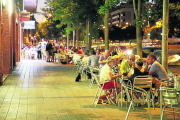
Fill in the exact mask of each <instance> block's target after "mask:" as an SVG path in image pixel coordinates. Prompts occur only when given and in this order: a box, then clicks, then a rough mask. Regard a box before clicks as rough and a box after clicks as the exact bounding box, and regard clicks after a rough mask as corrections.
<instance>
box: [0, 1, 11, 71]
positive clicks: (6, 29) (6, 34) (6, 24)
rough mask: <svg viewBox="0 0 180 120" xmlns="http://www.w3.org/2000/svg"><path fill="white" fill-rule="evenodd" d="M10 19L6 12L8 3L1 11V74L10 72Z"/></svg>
mask: <svg viewBox="0 0 180 120" xmlns="http://www.w3.org/2000/svg"><path fill="white" fill-rule="evenodd" d="M11 17H12V16H10V15H9V11H8V1H7V3H6V6H5V8H4V9H3V10H2V21H3V38H2V40H3V41H2V46H3V73H7V74H8V73H11V70H12V28H11V24H10V22H11Z"/></svg>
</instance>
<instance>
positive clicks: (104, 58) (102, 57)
mask: <svg viewBox="0 0 180 120" xmlns="http://www.w3.org/2000/svg"><path fill="white" fill-rule="evenodd" d="M109 56H110V51H109V50H105V55H101V56H100V58H99V64H100V65H99V67H100V68H102V67H103V66H104V65H105V64H106V61H105V60H107V58H108V57H109Z"/></svg>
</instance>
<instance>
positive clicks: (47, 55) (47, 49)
mask: <svg viewBox="0 0 180 120" xmlns="http://www.w3.org/2000/svg"><path fill="white" fill-rule="evenodd" d="M49 44H50V42H49V41H48V43H47V44H46V62H50V60H49Z"/></svg>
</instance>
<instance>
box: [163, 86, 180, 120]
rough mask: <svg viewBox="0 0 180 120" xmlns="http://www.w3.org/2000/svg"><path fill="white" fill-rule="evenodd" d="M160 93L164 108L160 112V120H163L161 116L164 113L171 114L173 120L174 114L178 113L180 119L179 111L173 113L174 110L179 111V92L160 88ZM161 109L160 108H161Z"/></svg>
mask: <svg viewBox="0 0 180 120" xmlns="http://www.w3.org/2000/svg"><path fill="white" fill-rule="evenodd" d="M160 91H161V96H162V99H161V100H163V102H164V106H163V109H162V111H161V120H163V115H164V112H166V111H167V112H173V119H174V120H175V115H174V113H179V117H180V111H179V112H178V111H174V109H179V110H180V101H179V97H180V96H178V93H180V91H176V89H174V88H168V87H161V88H160ZM161 108H162V106H161ZM165 108H172V110H170V109H166V110H165Z"/></svg>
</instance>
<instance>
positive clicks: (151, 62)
mask: <svg viewBox="0 0 180 120" xmlns="http://www.w3.org/2000/svg"><path fill="white" fill-rule="evenodd" d="M156 60H157V58H156V56H155V55H154V54H149V55H148V56H147V61H148V64H151V65H152V64H153V63H154V62H155V61H156Z"/></svg>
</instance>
